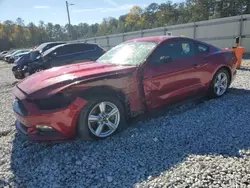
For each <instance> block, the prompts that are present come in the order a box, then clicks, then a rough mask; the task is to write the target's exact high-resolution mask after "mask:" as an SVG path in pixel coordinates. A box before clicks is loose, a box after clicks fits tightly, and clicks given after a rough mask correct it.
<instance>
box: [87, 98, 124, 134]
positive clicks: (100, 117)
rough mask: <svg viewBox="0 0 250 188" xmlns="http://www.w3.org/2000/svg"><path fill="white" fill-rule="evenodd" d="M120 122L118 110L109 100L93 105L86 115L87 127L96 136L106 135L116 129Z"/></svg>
mask: <svg viewBox="0 0 250 188" xmlns="http://www.w3.org/2000/svg"><path fill="white" fill-rule="evenodd" d="M119 123H120V111H119V109H118V108H117V106H116V105H115V104H113V103H111V102H100V103H98V104H97V105H95V106H94V107H93V108H92V110H91V111H90V113H89V116H88V128H89V130H90V131H91V133H92V134H94V135H95V136H97V137H102V138H104V137H108V136H110V135H111V134H112V133H114V132H115V131H116V129H117V128H118V126H119Z"/></svg>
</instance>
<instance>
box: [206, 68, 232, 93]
mask: <svg viewBox="0 0 250 188" xmlns="http://www.w3.org/2000/svg"><path fill="white" fill-rule="evenodd" d="M219 80H220V81H219ZM223 80H225V81H223ZM230 82H231V81H230V76H229V73H228V71H227V70H226V69H223V68H222V69H219V70H218V71H217V72H216V73H215V75H214V77H213V80H212V83H211V85H210V88H209V92H208V97H209V98H218V97H222V96H223V95H224V94H225V93H226V92H227V90H228V87H229V85H230ZM218 88H220V89H218Z"/></svg>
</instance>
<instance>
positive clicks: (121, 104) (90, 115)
mask: <svg viewBox="0 0 250 188" xmlns="http://www.w3.org/2000/svg"><path fill="white" fill-rule="evenodd" d="M236 62H237V59H236V56H235V54H234V52H232V51H227V50H222V49H219V48H217V47H214V46H212V45H209V44H206V43H203V42H200V41H197V40H193V39H189V38H183V37H169V36H168V37H167V36H159V37H148V38H139V39H134V40H131V41H127V42H124V43H122V44H120V45H118V46H116V47H114V48H112V49H111V50H109V51H108V52H107V53H105V54H104V55H103V56H101V57H100V58H99V59H98V60H97V61H96V62H87V63H80V64H73V65H67V66H62V67H55V68H51V69H48V70H45V71H41V72H39V73H36V74H34V75H31V76H29V77H28V78H26V79H24V80H23V81H21V82H20V83H18V84H17V85H16V86H15V88H14V90H13V93H14V95H15V102H14V105H13V108H14V112H15V116H16V118H17V120H16V128H17V129H18V130H19V131H20V132H21V133H22V134H23V135H26V136H27V137H28V138H29V139H32V140H61V139H72V138H75V137H76V136H79V137H81V138H85V139H90V138H95V139H100V138H106V137H108V136H111V135H113V134H114V133H115V132H117V131H119V130H121V129H122V128H123V127H124V126H125V125H126V120H127V119H129V118H131V117H133V116H136V115H138V114H140V113H143V112H145V111H150V110H152V109H154V108H157V107H160V106H163V105H168V104H170V103H176V102H178V101H181V100H184V99H187V98H190V97H193V96H196V95H199V96H202V95H204V94H205V95H208V96H210V97H220V96H222V95H223V94H225V92H226V91H227V89H228V87H229V85H230V83H231V82H232V81H233V79H234V78H235V75H236Z"/></svg>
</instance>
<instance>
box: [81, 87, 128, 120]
mask: <svg viewBox="0 0 250 188" xmlns="http://www.w3.org/2000/svg"><path fill="white" fill-rule="evenodd" d="M103 95H108V96H114V97H116V98H118V100H119V101H120V102H121V103H122V105H123V107H124V111H125V113H126V114H125V115H126V119H129V118H130V103H129V98H128V96H127V95H126V94H125V93H124V92H123V91H122V90H121V89H117V88H114V87H112V86H93V87H90V88H88V89H86V90H84V91H83V93H80V94H79V97H82V98H83V99H86V100H87V101H88V99H91V98H93V97H98V96H103Z"/></svg>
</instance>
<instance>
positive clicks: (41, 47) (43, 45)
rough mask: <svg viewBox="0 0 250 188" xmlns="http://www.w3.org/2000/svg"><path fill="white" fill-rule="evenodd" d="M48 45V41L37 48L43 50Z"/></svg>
mask: <svg viewBox="0 0 250 188" xmlns="http://www.w3.org/2000/svg"><path fill="white" fill-rule="evenodd" d="M46 45H47V43H43V44H41V45H39V46H38V47H37V48H36V49H35V50H37V51H41V50H42V49H43V48H44V47H45V46H46Z"/></svg>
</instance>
